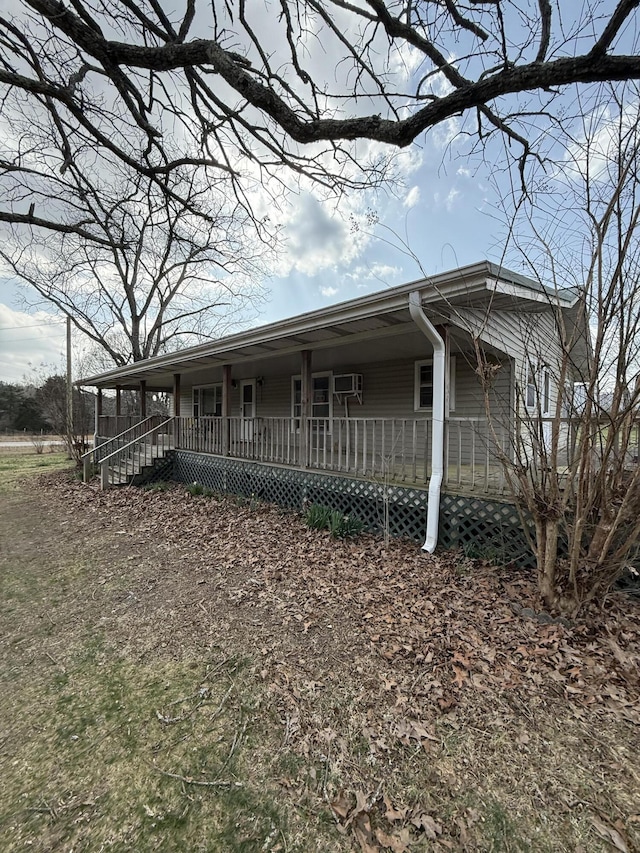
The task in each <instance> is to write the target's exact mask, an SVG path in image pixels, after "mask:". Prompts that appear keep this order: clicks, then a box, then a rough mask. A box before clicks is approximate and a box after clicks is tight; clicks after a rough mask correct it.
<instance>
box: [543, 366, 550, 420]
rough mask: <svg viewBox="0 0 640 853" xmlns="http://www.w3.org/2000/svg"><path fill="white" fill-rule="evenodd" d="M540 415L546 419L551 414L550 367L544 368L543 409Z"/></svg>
mask: <svg viewBox="0 0 640 853" xmlns="http://www.w3.org/2000/svg"><path fill="white" fill-rule="evenodd" d="M540 414H541V415H542V416H543V417H545V418H548V417H549V415H550V414H551V374H550V373H549V368H548V367H543V368H542V407H541V412H540Z"/></svg>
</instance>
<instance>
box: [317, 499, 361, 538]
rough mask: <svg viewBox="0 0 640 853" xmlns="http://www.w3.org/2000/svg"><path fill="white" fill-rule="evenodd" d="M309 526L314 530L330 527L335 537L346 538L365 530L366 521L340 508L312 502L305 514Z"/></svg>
mask: <svg viewBox="0 0 640 853" xmlns="http://www.w3.org/2000/svg"><path fill="white" fill-rule="evenodd" d="M305 521H306V523H307V526H308V527H311V528H312V529H313V530H325V529H328V530H329V532H330V533H331V535H332V536H333V538H334V539H346V538H347V537H350V536H358V534H360V533H362V531H363V530H364V523H363V522H362V521H360V519H359V518H354V517H353V516H351V515H343V513H341V512H340V510H338V509H334V510H332V509H331V507H328V506H321V505H320V504H312V505H311V506H310V507H309V509H308V510H307V513H306V515H305Z"/></svg>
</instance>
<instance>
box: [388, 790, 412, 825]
mask: <svg viewBox="0 0 640 853" xmlns="http://www.w3.org/2000/svg"><path fill="white" fill-rule="evenodd" d="M382 801H383V803H384V804H385V807H386V811H385V813H384V816H385V817H386V819H387V820H388V821H393V820H404V819H405V817H406V816H407V812H408V811H409V810H408V809H406V808H404V809H397V808H396V807H395V806H394V805H393V803H392V802H391V800H390V799H389V798H388V797H387V795H386V794H385V795H384V797H383V798H382Z"/></svg>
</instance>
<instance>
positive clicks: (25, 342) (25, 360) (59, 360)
mask: <svg viewBox="0 0 640 853" xmlns="http://www.w3.org/2000/svg"><path fill="white" fill-rule="evenodd" d="M64 353H65V326H64V323H63V322H62V321H61V320H60V318H59V317H56V316H54V315H52V314H48V313H47V312H45V311H37V312H35V313H33V314H25V313H23V312H21V311H15V310H13V309H12V308H10V307H9V306H8V305H4V304H3V303H0V379H2V381H3V382H16V383H20V382H22V381H23V380H24V379H25V377H27V378H28V377H29V376H30V375H32V374H33V373H34V371H38V370H40V369H42V368H43V367H47V368H51V369H56V370H57V369H59V365H61V364H63V360H64ZM52 365H53V366H54V367H52Z"/></svg>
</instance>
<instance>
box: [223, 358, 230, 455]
mask: <svg viewBox="0 0 640 853" xmlns="http://www.w3.org/2000/svg"><path fill="white" fill-rule="evenodd" d="M230 418H231V365H230V364H223V365H222V455H223V456H229V453H230V451H231V421H230Z"/></svg>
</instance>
